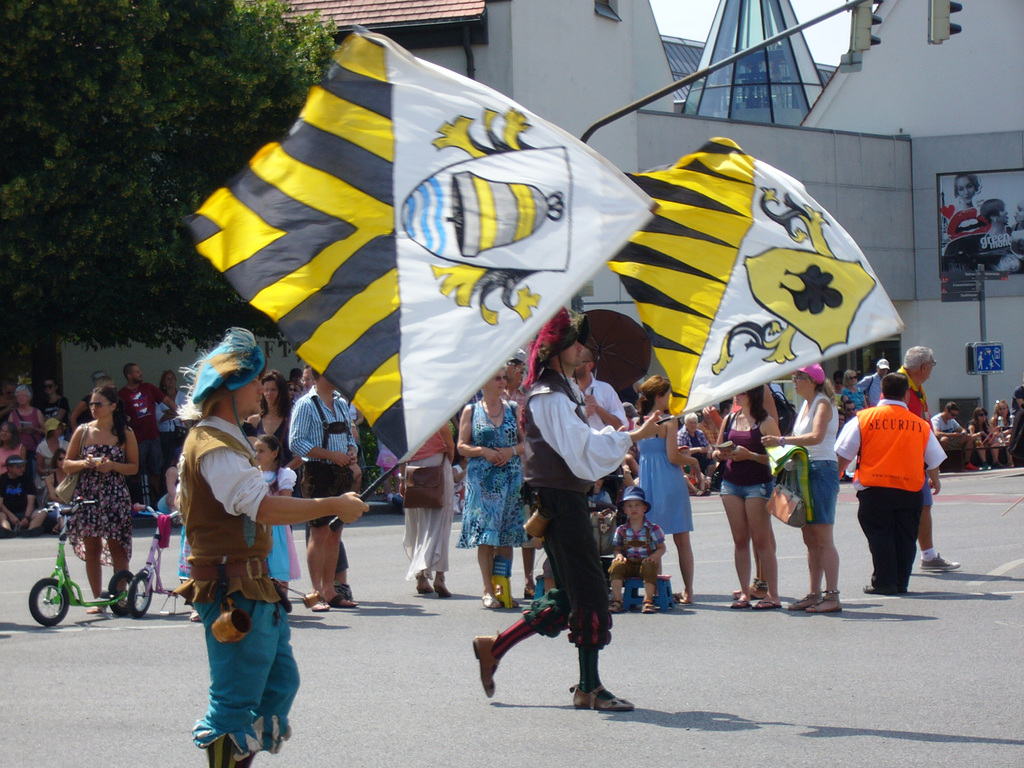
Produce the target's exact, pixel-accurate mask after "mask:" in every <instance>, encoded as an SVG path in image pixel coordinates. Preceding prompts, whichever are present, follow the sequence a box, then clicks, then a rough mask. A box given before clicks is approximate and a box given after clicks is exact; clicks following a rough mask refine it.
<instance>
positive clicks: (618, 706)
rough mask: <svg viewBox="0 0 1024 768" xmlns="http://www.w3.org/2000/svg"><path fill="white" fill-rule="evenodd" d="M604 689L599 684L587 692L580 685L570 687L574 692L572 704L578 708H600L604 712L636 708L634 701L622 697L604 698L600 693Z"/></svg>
mask: <svg viewBox="0 0 1024 768" xmlns="http://www.w3.org/2000/svg"><path fill="white" fill-rule="evenodd" d="M603 690H605V687H604V686H603V685H599V686H598V687H597V688H595V689H594V690H593V691H591V692H590V693H585V692H583V691H581V690H580V688H579V686H578V685H574V686H573V687H572V688H570V689H569V691H570V692H571V693H572V705H573V706H574V707H576V709H599V710H602V711H604V712H632V711H633V710H634V709H635V707H634V706H633V702H631V701H626V700H625V699H620V698H619V697H617V696H613V697H612V698H610V699H602V698H601V697H600V696H598V694H599V693H601V692H602V691H603Z"/></svg>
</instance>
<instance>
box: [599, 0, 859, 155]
mask: <svg viewBox="0 0 1024 768" xmlns="http://www.w3.org/2000/svg"><path fill="white" fill-rule="evenodd" d="M874 1H875V0H850V2H848V3H846V4H844V5H841V6H839V7H838V8H834V9H833V10H831V11H828V12H827V13H823V14H822V15H821V16H817V17H815V18H813V19H811V20H810V21H805V22H804V23H803V24H797V25H796V26H795V27H791V28H790V29H786V30H783V31H782V32H779V34H777V35H775V36H774V37H769V38H768V39H767V40H765V41H764V42H761V43H758V44H757V45H754V46H751V47H750V48H746V49H744V50H742V51H740V52H739V53H734V54H733V55H732V56H729V57H727V58H724V59H722V60H721V61H718V62H715V63H714V64H711V65H710V66H707V67H705V68H704V69H698V70H697V71H696V72H694V73H693V74H692V75H687V76H686V77H684V78H683V79H682V80H676V81H675V82H674V83H672V84H671V85H666V86H665V87H664V88H659V89H658V90H657V91H655V92H654V93H652V94H650V95H648V96H644V97H643V98H642V99H639V100H637V101H634V102H633V103H632V104H629V105H627V106H625V107H623V108H622V109H619V110H617V111H615V112H612V113H611V114H610V115H607V116H606V117H602V118H601V119H600V120H598V121H597V122H596V123H594V124H593V125H591V126H590V127H589V128H587V130H585V131H584V132H583V135H582V136H581V137H580V141H582V142H583V143H584V144H586V143H587V141H589V140H590V137H591V136H593V135H594V133H595V132H596V131H597V130H598V129H599V128H603V127H604V126H606V125H608V124H609V123H613V122H615V121H616V120H618V119H619V118H620V117H625V116H626V115H628V114H631V113H633V112H636V111H637V110H638V109H642V108H643V107H646V106H647V105H648V104H650V103H651V102H654V101H657V100H658V99H660V98H661V97H663V96H667V95H668V94H670V93H672V91H676V90H679V89H680V88H682V87H683V86H687V85H690V84H692V83H694V82H696V81H697V80H700V79H702V78H705V77H707V76H708V75H710V74H711V73H712V72H717V71H718V70H720V69H722V68H723V67H727V66H729V65H730V64H733V63H735V62H737V61H739V60H740V59H742V58H744V57H746V56H749V55H750V54H752V53H755V52H757V51H760V50H763V49H765V48H768V47H770V46H772V45H775V43H778V42H780V41H782V40H785V39H786V38H788V37H791V36H792V35H795V34H796V33H797V32H803V31H804V30H805V29H807V28H808V27H813V26H814V25H815V24H819V23H821V22H822V21H824V20H825V19H830V18H832V17H833V16H836V15H838V14H840V13H843V12H844V11H852V10H853V9H854V8H856V7H857V6H858V5H863V4H864V3H868V2H874Z"/></svg>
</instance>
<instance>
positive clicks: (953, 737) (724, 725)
mask: <svg viewBox="0 0 1024 768" xmlns="http://www.w3.org/2000/svg"><path fill="white" fill-rule="evenodd" d="M620 714H621V716H622V717H623V718H626V719H629V720H633V721H640V722H644V723H650V724H651V725H660V726H662V727H665V728H685V729H687V730H693V731H706V732H711V733H715V732H717V733H721V732H734V731H753V730H758V729H761V728H768V727H772V726H783V727H789V728H807V729H808V731H807V733H801V734H799V735H800V736H802V737H804V738H811V739H822V738H839V737H848V736H870V737H874V738H882V739H899V740H901V741H921V742H927V743H934V744H946V743H948V744H1004V745H1008V746H1024V740H1021V739H1001V738H994V737H986V736H968V735H963V734H952V733H927V732H922V731H897V730H885V729H879V728H845V727H841V726H822V725H805V724H803V723H785V722H770V721H755V720H747V719H746V718H743V717H739V716H738V715H732V714H729V713H727V712H674V713H672V712H658V711H656V710H650V709H638V710H636V711H635V712H623V713H620Z"/></svg>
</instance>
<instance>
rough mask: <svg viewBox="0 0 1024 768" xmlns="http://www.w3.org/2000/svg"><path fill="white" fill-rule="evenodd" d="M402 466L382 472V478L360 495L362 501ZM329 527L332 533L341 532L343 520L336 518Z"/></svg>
mask: <svg viewBox="0 0 1024 768" xmlns="http://www.w3.org/2000/svg"><path fill="white" fill-rule="evenodd" d="M400 466H401V464H399V463H398V462H395V465H394V466H393V467H391V469H389V470H388V471H387V472H381V474H380V477H378V478H377V479H376V480H374V481H373V482H372V483H370V486H369V487H368V488H367V489H366V490H365V491H363V492H362V493H360V494H359V499H360V501H366V500H367V499H368V498H369V497H370V495H371V494H373V492H374V491H376V490H377V489H378V488H380V486H381V484H382V483H383V482H384V481H385V480H387V479H388V478H389V477H391V476H392V475H393V474H395V471H396V470H397V469H398V468H399V467H400ZM327 526H328V527H329V528H330V529H331V530H332V531H337V530H339V529H340V528H341V526H342V522H341V518H338V517H335V518H334V519H333V520H331V522H329V523H328V524H327Z"/></svg>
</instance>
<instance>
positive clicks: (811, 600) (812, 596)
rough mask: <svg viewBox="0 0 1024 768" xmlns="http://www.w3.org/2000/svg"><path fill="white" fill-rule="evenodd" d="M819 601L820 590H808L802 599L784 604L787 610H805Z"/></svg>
mask: <svg viewBox="0 0 1024 768" xmlns="http://www.w3.org/2000/svg"><path fill="white" fill-rule="evenodd" d="M820 602H821V592H808V593H807V595H806V597H804V598H803V599H802V600H797V601H796V602H795V603H791V604H789V605H787V606H786V610H787V611H806V610H807V609H808V608H811V607H813V606H815V605H817V604H818V603H820Z"/></svg>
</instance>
